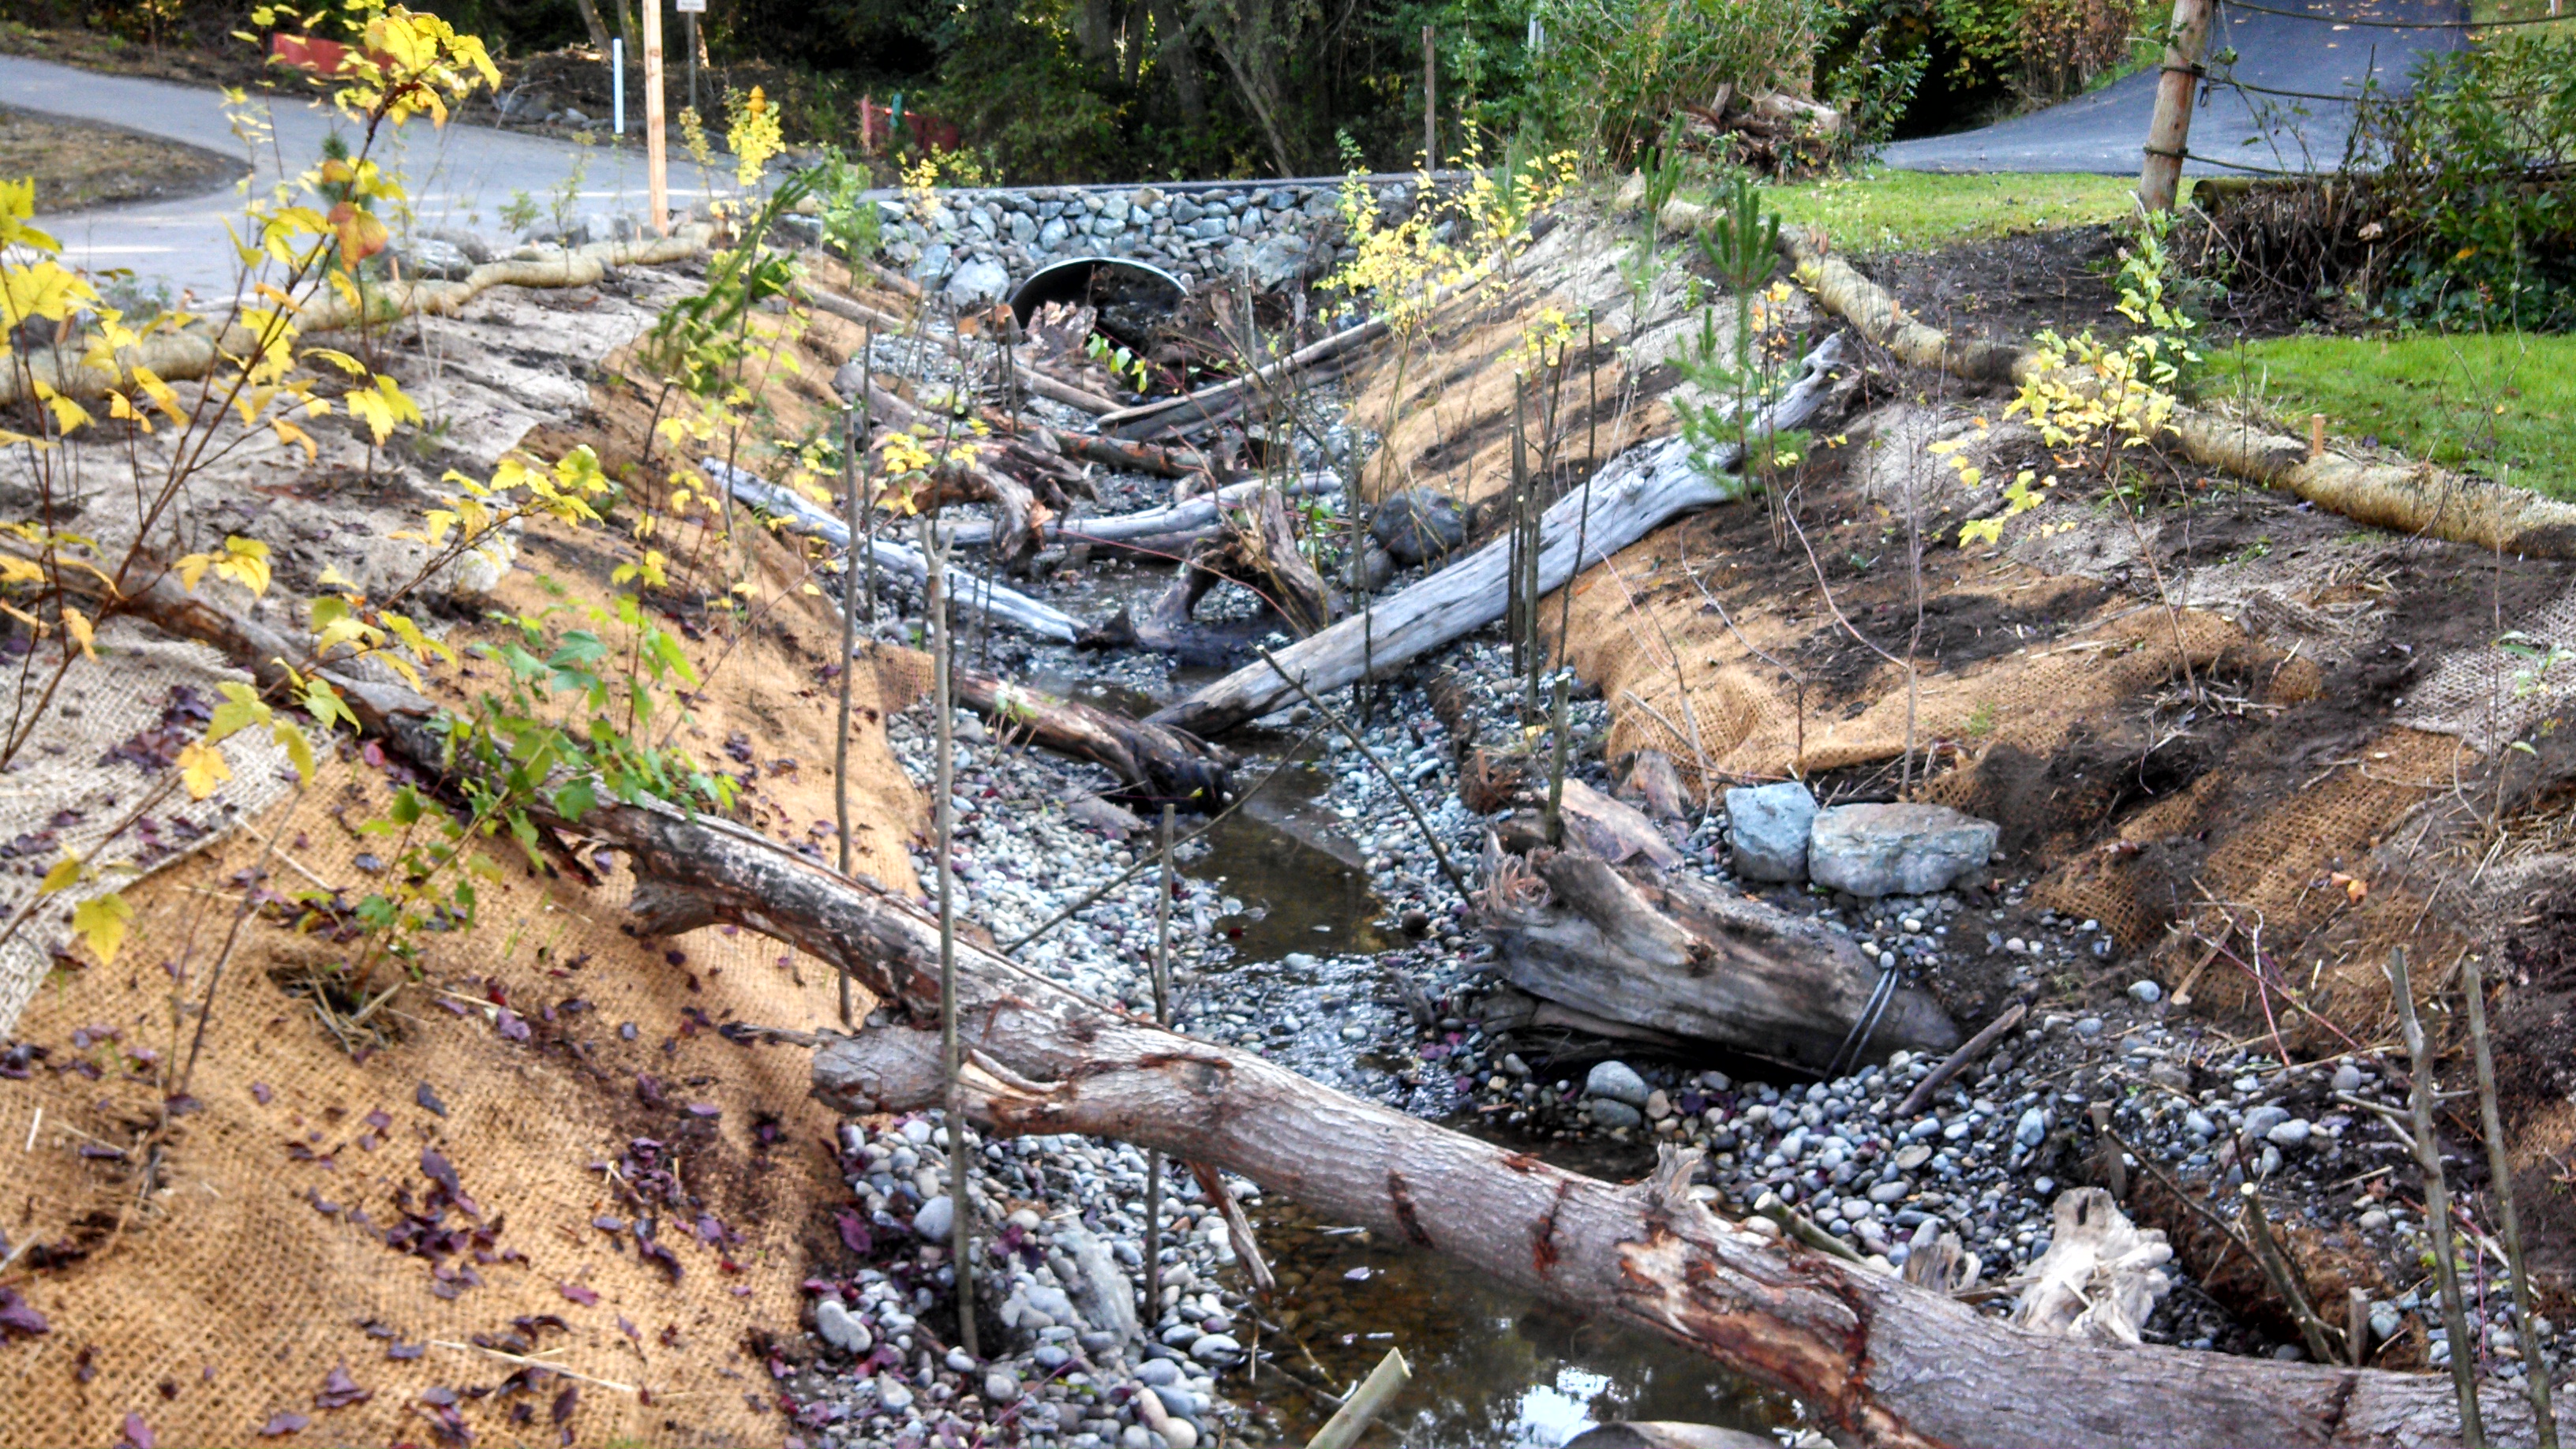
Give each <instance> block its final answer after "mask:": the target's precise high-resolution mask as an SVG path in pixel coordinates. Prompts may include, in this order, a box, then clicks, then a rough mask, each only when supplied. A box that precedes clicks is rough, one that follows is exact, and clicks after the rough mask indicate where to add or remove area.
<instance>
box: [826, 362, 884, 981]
mask: <svg viewBox="0 0 2576 1449" xmlns="http://www.w3.org/2000/svg"><path fill="white" fill-rule="evenodd" d="M860 395H861V396H862V397H864V396H866V389H864V388H862V389H860ZM843 420H844V421H845V422H847V421H849V419H848V417H847V415H846V414H845V415H844V419H843ZM863 436H865V433H864V431H863V430H862V429H860V428H858V427H856V426H852V427H851V428H850V429H849V431H848V433H847V434H846V435H845V438H846V446H844V447H843V448H842V449H841V487H842V491H843V493H844V495H845V496H846V498H847V500H848V507H849V510H850V538H851V541H852V542H853V543H854V544H855V543H856V542H857V540H858V537H859V530H860V528H861V527H862V526H864V524H865V522H866V516H865V505H864V504H862V503H861V502H860V499H859V476H860V474H861V473H862V472H863V471H864V470H863V469H861V468H860V467H859V464H858V451H859V439H860V438H862V437H863ZM857 551H858V550H857V549H856V548H853V549H852V550H850V551H849V552H845V553H843V554H842V555H841V728H840V731H839V733H838V734H836V735H834V736H833V739H832V823H833V824H834V825H835V826H836V827H838V828H839V830H840V835H841V850H840V866H841V874H843V875H848V874H849V873H850V670H851V664H850V659H851V651H852V650H854V649H855V648H857V646H858V637H859V590H858V582H859V581H858V580H857V579H854V578H852V577H850V564H851V563H852V562H853V560H852V558H851V557H850V554H851V553H855V552H857ZM868 555H869V557H870V559H872V560H873V559H874V558H875V551H874V550H872V549H871V550H868ZM835 969H836V970H837V972H838V973H839V975H840V988H841V1030H843V1031H849V1030H852V1029H853V1022H852V1021H851V1017H850V967H849V963H848V962H846V961H845V962H841V963H839V964H838V965H837V966H836V967H835Z"/></svg>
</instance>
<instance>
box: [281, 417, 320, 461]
mask: <svg viewBox="0 0 2576 1449" xmlns="http://www.w3.org/2000/svg"><path fill="white" fill-rule="evenodd" d="M268 425H269V427H271V428H273V429H275V430H276V432H277V445H278V446H279V447H281V448H291V447H294V446H297V445H298V444H301V445H302V446H303V448H304V461H305V462H307V463H310V462H312V461H313V460H314V459H315V458H316V457H318V456H319V455H320V453H321V449H319V448H317V447H315V446H314V445H313V435H312V434H311V433H308V432H306V431H304V430H303V429H302V428H299V427H297V426H296V425H295V424H293V423H290V422H288V421H287V420H286V419H284V418H270V419H269V420H268Z"/></svg>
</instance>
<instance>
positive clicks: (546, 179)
mask: <svg viewBox="0 0 2576 1449" xmlns="http://www.w3.org/2000/svg"><path fill="white" fill-rule="evenodd" d="M0 97H4V98H6V99H7V101H8V103H9V104H10V105H12V106H15V107H17V108H19V109H21V110H27V111H40V112H44V113H46V114H49V115H54V116H61V117H66V118H69V119H73V120H84V121H104V122H109V123H111V124H114V125H118V126H123V127H125V128H126V129H128V130H133V131H142V132H145V133H147V134H150V135H154V136H165V137H168V138H169V139H171V140H173V141H181V142H185V143H187V144H189V145H192V146H200V147H204V148H205V149H207V150H210V151H217V152H221V153H223V154H225V155H228V156H242V155H245V154H247V155H248V156H249V157H250V159H251V163H252V168H253V169H252V174H251V177H250V187H251V194H253V195H265V194H266V193H267V191H268V189H269V187H270V186H272V185H273V184H274V183H275V182H276V181H277V179H278V176H279V174H280V173H281V171H283V172H284V173H285V174H288V175H295V174H300V173H301V172H303V171H304V170H305V169H306V168H307V167H309V166H311V165H312V164H313V163H314V162H315V161H316V160H318V159H319V158H320V156H321V147H322V138H323V137H324V136H325V135H326V134H328V133H329V132H330V131H331V130H332V129H334V128H335V127H340V128H343V129H345V124H346V123H345V122H342V121H340V120H339V118H338V117H336V116H335V115H333V114H332V113H331V112H329V111H328V110H326V109H323V108H321V107H320V106H319V105H316V104H297V103H294V102H291V101H286V100H283V99H280V100H276V101H274V102H272V101H271V99H270V98H268V97H254V98H253V102H252V104H253V106H254V108H255V112H256V114H257V115H258V116H260V117H261V118H262V119H263V120H264V121H265V122H266V124H267V125H268V126H269V127H270V128H271V131H272V134H271V135H270V136H268V137H267V138H265V139H263V141H262V142H261V144H259V145H258V146H256V147H253V148H249V149H247V151H246V149H245V147H246V143H245V142H244V141H243V140H242V138H241V137H239V136H237V135H235V134H234V132H233V128H232V123H231V121H230V120H229V119H228V118H227V117H226V116H225V114H224V103H223V97H222V95H221V94H220V93H218V92H216V91H213V90H209V89H204V88H201V87H197V86H185V85H177V84H173V83H171V82H169V81H159V80H145V79H141V78H138V77H132V76H113V75H99V74H96V73H94V72H91V71H84V70H75V69H73V68H72V67H70V66H64V65H54V64H52V63H50V62H46V61H41V60H29V59H26V58H24V57H20V56H0ZM627 103H628V106H629V107H630V109H629V111H628V113H627V120H628V122H629V125H630V127H632V126H633V124H634V123H635V122H636V120H637V118H638V116H639V115H640V113H641V110H642V98H641V96H640V95H638V94H636V93H633V92H630V93H629V94H628V96H627ZM377 155H378V157H379V159H383V160H387V161H389V162H391V163H392V164H394V165H397V166H400V167H401V168H402V169H403V171H404V173H405V174H406V176H407V177H408V178H409V184H410V190H411V197H412V204H413V207H414V209H415V212H416V215H417V218H418V221H417V224H418V225H420V226H422V227H446V226H452V227H460V228H463V229H465V230H469V231H475V232H480V233H482V234H484V235H486V236H490V237H494V238H496V239H497V238H498V237H500V235H501V234H502V232H503V230H504V228H503V227H502V225H501V221H500V211H501V208H502V206H503V205H504V204H506V203H507V202H508V201H509V199H510V194H511V193H512V192H513V191H520V190H524V191H526V192H528V193H529V195H531V196H532V197H534V198H536V200H537V203H538V205H539V206H540V207H541V208H542V207H545V206H546V205H547V204H548V202H549V201H550V199H551V198H550V193H552V191H553V190H554V188H556V187H557V186H559V185H561V184H562V183H563V180H564V178H566V177H567V176H570V175H571V174H572V173H573V171H574V168H575V167H576V166H580V165H582V164H583V163H584V162H587V166H586V169H585V170H584V171H583V174H582V181H581V184H580V186H579V188H578V189H577V194H576V196H575V199H574V202H573V206H572V212H573V214H574V216H575V217H576V219H578V218H580V217H584V216H589V215H594V214H605V215H611V216H614V215H618V214H628V215H634V216H639V217H640V216H641V215H642V214H643V211H644V151H643V144H642V141H641V140H640V138H639V137H638V136H637V135H636V134H634V133H633V132H632V131H631V130H630V134H629V137H628V139H627V141H626V142H625V143H624V144H622V145H611V144H607V143H605V142H603V143H602V144H600V145H596V146H590V147H582V146H578V145H575V144H574V143H572V142H569V141H564V140H559V139H556V138H554V137H551V136H539V135H527V134H521V133H518V132H511V131H498V130H494V129H492V128H490V127H488V126H469V125H463V124H451V125H448V126H446V127H444V128H436V127H432V126H431V125H430V124H429V123H428V122H427V121H426V120H416V121H413V122H411V123H409V124H408V125H405V126H403V127H402V128H401V129H400V130H399V131H398V132H397V133H396V134H395V135H394V136H393V137H392V138H391V139H390V141H388V142H380V143H379V146H378V151H377ZM717 179H718V182H719V183H720V184H721V183H723V182H725V181H728V180H729V179H730V178H727V177H719V178H717ZM671 183H672V186H671V198H672V205H673V206H674V207H675V208H676V207H681V206H686V205H688V204H689V203H691V202H693V201H696V200H698V199H700V198H701V197H702V196H704V195H705V192H704V190H703V189H702V188H701V187H700V186H699V184H698V176H697V172H696V168H695V167H694V166H692V165H691V164H690V163H689V162H688V161H687V160H686V158H684V157H683V158H680V159H679V160H678V161H677V164H675V165H674V166H673V167H672V170H671ZM244 205H245V197H244V196H243V195H242V194H241V193H240V192H239V191H237V190H235V189H233V188H229V187H227V188H222V189H218V190H216V191H212V192H207V193H204V194H201V195H198V196H193V197H185V198H180V199H177V200H171V201H156V202H150V203H147V204H143V205H137V206H120V207H102V208H98V209H95V210H90V211H78V212H66V213H60V214H56V215H50V216H47V217H44V218H41V221H42V224H43V225H44V227H45V229H46V230H48V231H51V232H52V233H54V235H56V236H58V237H60V238H62V241H63V250H64V253H65V258H66V260H67V261H70V262H73V263H77V264H78V265H80V266H83V267H87V268H90V269H92V270H93V271H98V270H105V269H109V268H119V267H121V268H128V269H131V270H132V271H133V272H134V273H135V275H136V278H137V280H139V281H141V282H144V283H146V284H152V283H160V284H164V285H166V286H167V287H168V289H169V292H170V295H171V297H172V299H173V300H176V299H177V298H178V297H179V296H180V295H181V294H182V292H183V291H184V292H186V293H190V294H193V295H194V296H195V297H196V299H197V300H198V301H199V302H200V303H211V302H213V301H215V300H218V299H224V298H230V297H232V296H233V295H234V294H235V293H236V292H237V291H238V290H239V288H240V276H239V269H238V264H237V263H236V261H235V253H234V250H233V246H232V244H231V234H232V233H231V231H229V230H228V229H227V228H228V227H229V228H232V229H234V230H238V229H239V228H240V227H241V224H242V217H243V209H244Z"/></svg>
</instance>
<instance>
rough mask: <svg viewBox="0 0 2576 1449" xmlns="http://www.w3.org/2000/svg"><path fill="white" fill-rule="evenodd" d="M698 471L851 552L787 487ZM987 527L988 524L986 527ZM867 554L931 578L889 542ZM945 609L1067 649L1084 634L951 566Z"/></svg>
mask: <svg viewBox="0 0 2576 1449" xmlns="http://www.w3.org/2000/svg"><path fill="white" fill-rule="evenodd" d="M698 466H699V467H701V468H702V469H704V470H705V471H706V474H707V476H708V477H709V478H712V479H714V480H716V481H717V482H720V483H722V484H723V485H724V486H725V487H726V489H727V490H729V491H730V492H731V493H732V494H733V496H734V497H735V498H736V499H737V500H739V501H741V502H743V503H747V504H750V505H751V506H752V507H754V508H759V509H764V510H766V511H767V512H769V513H771V514H773V515H775V516H776V517H778V518H779V519H780V520H781V521H782V522H784V523H785V525H786V526H787V527H788V528H791V529H793V530H795V531H796V532H798V533H804V534H810V535H812V536H814V537H816V538H819V539H821V540H823V541H824V542H825V543H828V544H830V545H832V546H833V547H834V548H837V549H840V550H841V551H842V552H844V553H847V552H848V551H849V548H850V526H849V524H848V523H846V522H844V521H843V520H841V519H838V518H835V517H833V516H832V515H831V514H829V513H826V512H825V511H823V510H822V509H821V508H818V507H816V506H815V505H814V504H813V503H811V502H809V501H807V500H806V499H804V498H803V497H800V496H798V494H797V493H796V491H795V490H794V489H791V488H781V487H779V486H778V485H777V484H774V483H770V482H766V481H764V480H762V479H760V478H756V477H754V476H752V475H751V474H749V473H746V472H744V471H743V470H741V469H740V468H735V467H730V466H728V465H727V464H726V463H725V462H724V460H723V459H721V458H701V459H699V460H698ZM989 526H990V525H987V527H989ZM867 544H868V551H869V552H870V553H872V554H874V555H875V556H876V561H877V567H878V568H880V569H883V570H884V571H886V572H887V573H890V574H893V575H895V576H897V577H899V578H903V579H906V580H908V581H910V582H912V583H914V584H916V585H918V584H919V583H921V582H922V580H924V579H925V578H927V577H929V573H930V569H929V565H927V564H925V563H923V562H922V559H921V555H920V554H919V553H916V552H915V551H913V549H912V548H911V547H910V546H908V545H906V544H900V543H896V542H894V541H893V540H891V539H883V538H871V539H869V540H868V541H867ZM948 577H949V607H950V608H951V609H953V610H955V611H956V617H957V618H958V619H960V620H965V619H968V618H973V617H977V616H984V617H989V618H991V619H992V620H993V621H994V622H995V623H998V624H1001V625H1003V626H1005V627H1007V628H1011V629H1016V630H1018V631H1019V632H1021V633H1023V634H1027V635H1030V636H1031V637H1033V638H1038V639H1046V640H1050V641H1052V642H1054V643H1057V644H1070V643H1072V642H1073V641H1075V640H1076V639H1079V638H1081V637H1082V636H1083V634H1084V632H1085V631H1084V628H1083V623H1082V621H1081V620H1080V619H1077V618H1075V617H1073V616H1072V615H1071V614H1068V613H1066V612H1064V611H1063V610H1062V609H1059V608H1057V607H1055V606H1054V605H1053V604H1048V603H1043V602H1040V601H1039V600H1036V599H1033V598H1030V597H1029V596H1028V595H1026V594H1023V593H1021V592H1020V591H1019V590H1017V589H1014V588H1011V587H1010V586H1008V585H1006V584H998V583H995V582H993V580H991V579H990V578H986V577H981V576H979V575H976V574H973V573H970V572H968V571H966V570H964V569H961V568H958V567H957V566H956V565H954V564H951V565H949V574H948Z"/></svg>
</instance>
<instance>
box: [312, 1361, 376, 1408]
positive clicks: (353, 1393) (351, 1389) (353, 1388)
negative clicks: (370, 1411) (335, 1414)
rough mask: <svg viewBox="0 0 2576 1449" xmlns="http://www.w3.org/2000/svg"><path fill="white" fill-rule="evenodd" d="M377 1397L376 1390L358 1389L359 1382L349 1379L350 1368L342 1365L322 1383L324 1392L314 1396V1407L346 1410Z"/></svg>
mask: <svg viewBox="0 0 2576 1449" xmlns="http://www.w3.org/2000/svg"><path fill="white" fill-rule="evenodd" d="M375 1396H376V1395H375V1391H374V1390H372V1389H362V1388H360V1387H358V1381H357V1380H355V1379H353V1378H351V1377H349V1366H348V1365H347V1364H342V1365H340V1366H339V1367H337V1368H335V1369H333V1370H331V1375H330V1377H328V1378H326V1379H324V1380H323V1381H322V1391H321V1392H320V1393H317V1394H315V1395H314V1396H313V1407H315V1408H317V1409H345V1408H347V1407H349V1406H350V1405H351V1404H363V1403H365V1402H366V1401H367V1400H369V1399H372V1398H374V1397H375Z"/></svg>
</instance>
